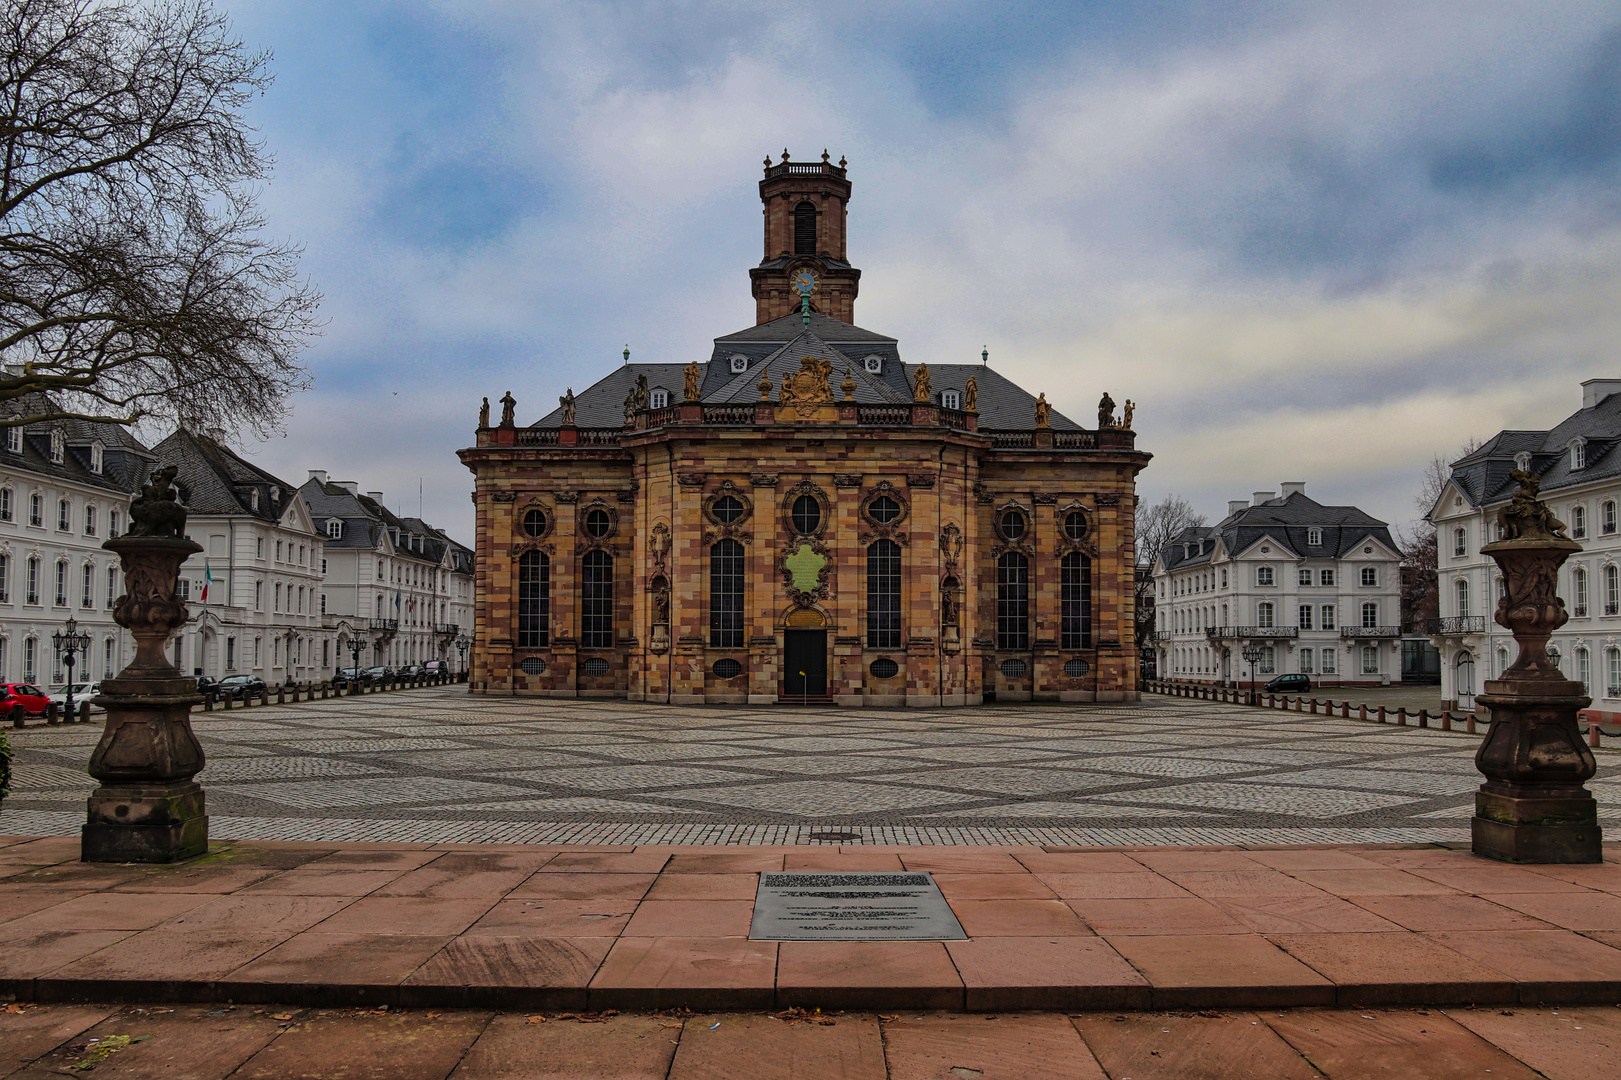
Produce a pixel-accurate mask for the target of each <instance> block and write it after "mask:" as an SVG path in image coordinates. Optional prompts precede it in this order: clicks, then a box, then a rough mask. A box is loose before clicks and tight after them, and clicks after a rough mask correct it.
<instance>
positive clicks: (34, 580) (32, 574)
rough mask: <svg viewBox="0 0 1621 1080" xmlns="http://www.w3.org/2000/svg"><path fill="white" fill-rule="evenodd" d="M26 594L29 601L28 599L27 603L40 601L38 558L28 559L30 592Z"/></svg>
mask: <svg viewBox="0 0 1621 1080" xmlns="http://www.w3.org/2000/svg"><path fill="white" fill-rule="evenodd" d="M25 595H26V596H27V601H26V602H27V603H30V604H37V603H39V560H38V559H29V560H28V592H27V593H26V594H25Z"/></svg>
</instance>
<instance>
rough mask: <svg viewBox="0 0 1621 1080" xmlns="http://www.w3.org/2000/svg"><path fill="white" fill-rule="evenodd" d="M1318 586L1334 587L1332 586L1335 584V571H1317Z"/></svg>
mask: <svg viewBox="0 0 1621 1080" xmlns="http://www.w3.org/2000/svg"><path fill="white" fill-rule="evenodd" d="M1317 584H1319V585H1332V584H1334V571H1333V570H1319V571H1317Z"/></svg>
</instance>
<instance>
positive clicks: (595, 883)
mask: <svg viewBox="0 0 1621 1080" xmlns="http://www.w3.org/2000/svg"><path fill="white" fill-rule="evenodd" d="M657 878H658V875H656V874H575V873H562V874H536V875H534V876H533V877H531V878H530V879H529V880H528V881H526V882H524V883H523V884H522V885H519V886H518V887H517V888H516V889H513V890H512V891H511V892H509V893H507V896H506V898H507V899H508V900H519V899H524V898H526V897H539V898H545V899H550V900H640V899H641V898H642V897H644V896H646V895H647V890H648V889H650V888H652V887H653V882H654V881H656V880H657Z"/></svg>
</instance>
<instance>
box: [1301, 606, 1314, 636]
mask: <svg viewBox="0 0 1621 1080" xmlns="http://www.w3.org/2000/svg"><path fill="white" fill-rule="evenodd" d="M1312 614H1313V611H1312V606H1311V605H1310V604H1301V605H1300V629H1302V630H1310V629H1311V628H1312V626H1311V617H1312Z"/></svg>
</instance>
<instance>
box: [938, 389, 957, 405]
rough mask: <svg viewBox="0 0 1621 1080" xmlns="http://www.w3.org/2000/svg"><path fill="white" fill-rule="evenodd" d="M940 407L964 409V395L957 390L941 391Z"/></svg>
mask: <svg viewBox="0 0 1621 1080" xmlns="http://www.w3.org/2000/svg"><path fill="white" fill-rule="evenodd" d="M940 405H941V406H942V407H943V408H947V409H960V408H962V394H960V393H958V392H957V391H955V390H942V391H940Z"/></svg>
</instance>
